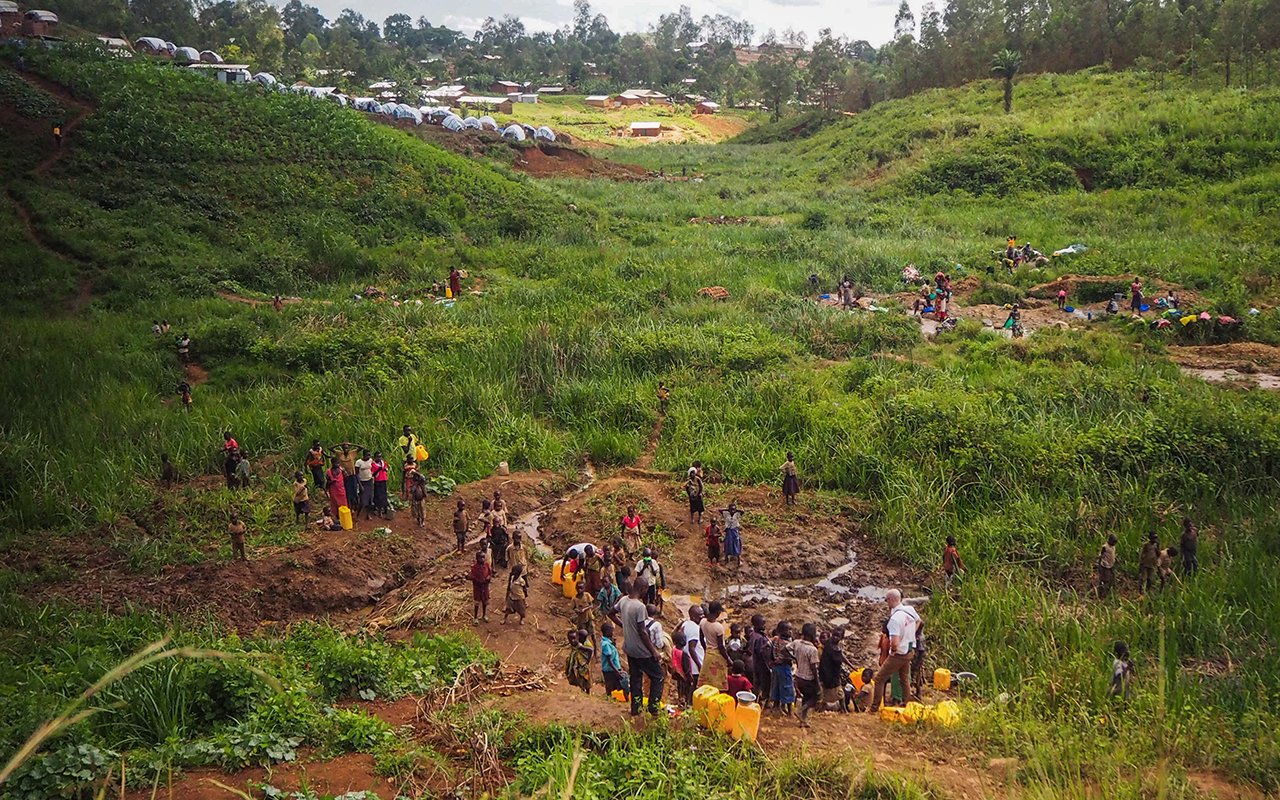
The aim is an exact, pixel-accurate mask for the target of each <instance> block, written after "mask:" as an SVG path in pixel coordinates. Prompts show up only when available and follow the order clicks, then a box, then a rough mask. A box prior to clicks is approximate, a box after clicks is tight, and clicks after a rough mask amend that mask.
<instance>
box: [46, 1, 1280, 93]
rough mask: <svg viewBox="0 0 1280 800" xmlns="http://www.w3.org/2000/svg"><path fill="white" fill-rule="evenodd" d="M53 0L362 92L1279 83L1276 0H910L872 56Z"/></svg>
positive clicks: (100, 26)
mask: <svg viewBox="0 0 1280 800" xmlns="http://www.w3.org/2000/svg"><path fill="white" fill-rule="evenodd" d="M45 4H46V5H48V6H49V7H50V9H51V10H53V11H56V12H58V13H59V14H60V15H61V16H62V18H63V20H64V22H68V23H71V24H73V25H77V26H80V27H83V28H86V29H89V30H92V31H94V32H97V33H108V34H115V35H123V36H126V37H129V38H134V37H137V36H159V37H162V38H165V39H168V40H170V41H173V42H174V43H175V44H178V45H180V46H181V45H191V46H194V47H197V48H199V49H214V50H217V51H219V52H221V53H222V54H223V55H224V56H226V57H227V58H228V59H230V60H236V61H241V60H243V61H247V62H249V63H251V64H252V65H253V66H254V68H255V69H259V70H265V71H268V72H272V73H275V74H277V76H278V77H281V78H283V79H286V80H297V79H302V80H308V81H316V80H319V81H320V82H322V83H326V84H336V85H338V86H340V87H341V88H343V89H346V90H348V91H353V92H363V91H364V90H365V89H366V88H367V86H368V84H369V82H370V81H373V80H379V79H388V78H389V79H391V80H393V81H395V82H396V83H397V84H399V86H400V87H401V89H402V90H405V91H409V90H410V88H411V87H413V86H414V85H420V84H422V83H424V82H430V81H433V80H434V81H440V82H444V81H448V80H457V81H462V82H466V83H468V84H472V85H473V86H474V88H477V89H480V88H482V87H484V86H487V85H488V84H490V83H492V82H493V81H495V80H500V79H501V80H511V81H516V82H522V83H523V82H531V83H535V84H561V85H565V86H567V87H570V88H571V89H572V90H575V91H577V92H580V93H586V94H602V93H608V92H614V91H619V90H622V89H625V88H628V87H633V86H645V87H651V88H657V89H661V90H663V91H665V92H667V93H668V94H679V93H682V92H696V93H698V94H702V95H706V96H708V97H713V98H715V99H718V100H720V101H722V102H725V103H728V104H730V105H733V104H737V103H740V102H744V101H748V102H758V103H762V104H764V105H765V106H766V107H768V108H769V109H771V110H772V111H773V112H774V115H775V116H778V115H780V114H781V113H782V112H783V110H784V109H786V108H788V107H789V106H792V105H801V106H805V105H809V106H816V107H821V108H824V109H828V110H841V109H842V110H859V109H863V108H866V107H868V106H870V105H872V104H873V103H876V102H878V101H880V100H883V99H886V98H890V97H900V96H905V95H908V94H911V93H913V92H917V91H920V90H922V89H926V88H931V87H940V86H950V85H957V84H959V83H963V82H965V81H969V80H973V79H975V78H980V77H985V76H988V75H990V74H992V73H993V72H995V74H996V75H997V77H1003V78H1005V79H1006V88H1007V89H1008V90H1010V91H1011V85H1012V74H1011V73H1010V71H1009V69H1008V68H1009V66H1010V63H1011V62H1010V60H1009V59H1010V57H1011V54H1012V56H1016V66H1015V67H1014V70H1013V71H1018V70H1019V69H1020V70H1021V71H1023V72H1027V71H1030V72H1041V71H1053V72H1064V71H1073V70H1078V69H1083V68H1087V67H1092V66H1096V65H1099V64H1109V65H1111V66H1112V67H1114V68H1128V67H1136V68H1143V69H1148V70H1152V71H1155V72H1170V71H1175V70H1176V71H1183V72H1188V73H1200V72H1205V71H1217V72H1218V73H1219V74H1220V75H1221V79H1222V81H1223V83H1224V85H1226V86H1252V85H1256V84H1258V83H1264V82H1265V83H1270V82H1272V81H1273V80H1274V79H1275V72H1276V70H1275V67H1276V61H1277V58H1276V57H1277V52H1278V51H1280V0H944V2H943V5H942V7H941V8H939V7H938V6H937V5H936V4H935V3H933V2H929V3H926V4H925V5H924V7H923V8H922V9H921V13H920V15H919V18H918V19H917V18H916V15H915V14H914V13H913V11H912V9H911V6H910V5H909V4H908V3H907V2H906V0H902V2H901V4H900V6H899V8H898V12H897V15H896V18H895V21H894V32H893V38H892V39H891V40H890V41H888V42H886V43H885V44H883V45H880V46H875V45H872V44H871V43H869V42H867V41H865V40H851V39H849V38H848V37H844V36H837V35H835V34H834V33H833V31H832V30H831V29H830V28H827V29H823V30H821V31H820V32H819V33H818V36H817V38H816V39H815V40H814V41H812V42H810V41H809V40H808V38H807V37H806V35H805V34H804V33H803V32H797V31H794V30H786V31H783V32H781V33H778V32H775V31H773V30H770V31H767V32H765V33H764V34H763V35H761V36H760V37H759V38H758V39H757V37H756V30H755V28H754V27H753V26H752V25H751V24H750V23H749V22H746V21H743V20H740V19H736V18H733V17H729V16H726V15H723V14H720V15H715V16H703V17H701V18H700V19H695V18H694V17H693V15H692V13H691V12H690V10H689V8H688V7H687V6H682V7H680V8H679V9H678V10H677V11H674V12H671V13H666V14H661V15H659V16H658V18H657V20H656V21H654V22H653V23H651V24H649V25H648V27H647V30H646V31H644V32H643V33H639V32H632V33H619V32H617V31H614V30H613V29H612V28H611V27H610V25H609V21H608V20H607V19H606V18H605V16H604V15H602V14H598V13H595V12H593V10H592V8H591V6H590V4H589V0H575V2H574V9H573V19H572V21H571V22H570V23H569V24H567V25H565V26H563V27H562V28H560V29H558V30H555V31H549V32H541V31H534V32H531V31H529V30H527V29H526V28H525V25H524V23H523V22H522V21H521V20H520V19H519V18H518V17H515V16H511V15H507V16H504V17H502V18H501V19H495V18H492V17H490V18H488V19H487V20H485V22H484V24H483V25H482V27H481V28H480V29H479V30H477V31H476V32H475V33H474V34H473V35H471V36H468V35H465V34H464V33H462V32H461V31H456V30H452V29H450V28H448V27H445V26H440V25H434V24H432V23H431V22H430V20H428V19H427V18H426V17H419V18H418V19H417V20H414V19H412V18H411V17H410V16H409V15H407V14H393V15H391V16H389V17H387V18H386V19H385V20H383V21H382V23H381V25H379V24H378V23H377V22H376V21H374V20H371V19H366V18H365V17H364V16H363V15H362V14H360V13H359V12H357V11H354V10H352V9H346V10H344V11H343V12H342V13H341V14H339V15H338V17H337V19H333V20H330V19H327V18H326V17H325V16H324V15H323V14H321V13H320V11H319V9H318V8H316V7H315V6H311V5H307V4H306V3H305V2H303V0H288V2H287V3H286V4H285V5H284V6H282V7H279V8H277V7H276V6H274V5H272V4H271V3H269V2H267V0H216V2H214V1H213V0H194V2H193V0H47V2H46V3H45ZM993 58H994V61H993ZM1002 59H1003V60H1002ZM687 79H693V82H692V84H690V83H688V82H687Z"/></svg>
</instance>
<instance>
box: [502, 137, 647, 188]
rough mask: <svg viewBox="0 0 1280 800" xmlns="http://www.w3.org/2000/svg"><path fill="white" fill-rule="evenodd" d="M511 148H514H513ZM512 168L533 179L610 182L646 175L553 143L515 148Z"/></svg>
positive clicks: (631, 166) (633, 168)
mask: <svg viewBox="0 0 1280 800" xmlns="http://www.w3.org/2000/svg"><path fill="white" fill-rule="evenodd" d="M513 147H515V146H514V145H513ZM516 151H517V154H518V155H517V157H516V162H515V168H516V169H518V170H520V171H521V172H523V173H525V174H527V175H532V176H534V177H535V178H607V179H609V180H613V181H643V180H647V179H648V177H649V175H648V173H647V172H646V171H645V170H644V168H643V167H638V166H635V165H634V164H619V163H617V162H615V161H609V160H607V159H603V158H596V157H595V156H592V155H589V154H587V153H584V152H582V151H581V150H575V149H573V148H571V147H562V146H560V145H559V144H557V143H552V142H539V143H537V144H536V145H534V146H532V147H516Z"/></svg>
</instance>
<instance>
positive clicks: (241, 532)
mask: <svg viewBox="0 0 1280 800" xmlns="http://www.w3.org/2000/svg"><path fill="white" fill-rule="evenodd" d="M247 531H248V526H246V525H245V524H244V522H243V521H242V520H241V519H240V513H239V512H238V511H232V512H231V521H230V522H228V523H227V534H228V535H229V536H230V537H231V557H232V558H238V559H240V560H241V561H248V560H249V557H248V556H247V555H245V552H244V536H245V533H246V532H247Z"/></svg>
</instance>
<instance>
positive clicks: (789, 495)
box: [778, 453, 800, 506]
mask: <svg viewBox="0 0 1280 800" xmlns="http://www.w3.org/2000/svg"><path fill="white" fill-rule="evenodd" d="M778 469H779V471H780V472H781V473H782V499H783V500H784V501H785V502H786V504H787V505H789V506H793V505H795V504H796V495H797V494H799V493H800V476H799V474H798V473H797V472H796V456H795V453H787V460H786V461H784V462H783V463H782V466H781V467H779V468H778Z"/></svg>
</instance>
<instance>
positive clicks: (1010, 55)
mask: <svg viewBox="0 0 1280 800" xmlns="http://www.w3.org/2000/svg"><path fill="white" fill-rule="evenodd" d="M1020 69H1022V54H1021V53H1019V52H1018V51H1017V50H1010V49H1009V48H1007V47H1006V48H1005V49H1003V50H1001V51H1000V52H998V53H996V54H995V55H994V56H992V58H991V73H992V74H993V75H995V76H997V77H1000V78H1003V79H1004V113H1006V114H1008V113H1011V112H1012V111H1013V76H1014V75H1017V74H1018V70H1020Z"/></svg>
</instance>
